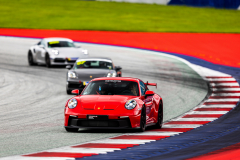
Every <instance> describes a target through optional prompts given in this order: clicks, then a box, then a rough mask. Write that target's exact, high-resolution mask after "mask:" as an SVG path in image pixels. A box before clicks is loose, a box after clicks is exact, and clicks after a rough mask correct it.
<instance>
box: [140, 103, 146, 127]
mask: <svg viewBox="0 0 240 160" xmlns="http://www.w3.org/2000/svg"><path fill="white" fill-rule="evenodd" d="M145 129H146V108H145V107H143V108H142V112H141V120H140V129H139V132H144V131H145Z"/></svg>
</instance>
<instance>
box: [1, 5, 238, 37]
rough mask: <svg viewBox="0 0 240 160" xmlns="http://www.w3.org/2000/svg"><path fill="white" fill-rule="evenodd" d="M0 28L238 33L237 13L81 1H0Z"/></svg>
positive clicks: (182, 7) (180, 7)
mask: <svg viewBox="0 0 240 160" xmlns="http://www.w3.org/2000/svg"><path fill="white" fill-rule="evenodd" d="M0 28H32V29H68V30H103V31H106V30H107V31H143V32H223V33H240V11H237V10H226V9H214V8H195V7H186V6H163V5H155V4H153V5H151V4H133V3H117V2H96V1H80V0H0Z"/></svg>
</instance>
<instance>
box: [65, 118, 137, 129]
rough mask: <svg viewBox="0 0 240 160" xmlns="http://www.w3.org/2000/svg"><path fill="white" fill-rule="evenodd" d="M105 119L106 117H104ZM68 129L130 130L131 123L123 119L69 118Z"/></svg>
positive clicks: (127, 119)
mask: <svg viewBox="0 0 240 160" xmlns="http://www.w3.org/2000/svg"><path fill="white" fill-rule="evenodd" d="M106 117H107V116H106ZM68 127H70V128H102V129H109V128H111V129H130V128H132V127H131V122H130V119H129V118H123V119H108V118H100V119H82V118H76V117H69V120H68Z"/></svg>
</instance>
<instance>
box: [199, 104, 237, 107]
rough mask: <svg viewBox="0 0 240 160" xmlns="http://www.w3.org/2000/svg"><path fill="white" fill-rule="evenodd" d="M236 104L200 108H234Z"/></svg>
mask: <svg viewBox="0 0 240 160" xmlns="http://www.w3.org/2000/svg"><path fill="white" fill-rule="evenodd" d="M235 106H236V105H235V104H217V105H202V106H200V107H199V108H234V107H235Z"/></svg>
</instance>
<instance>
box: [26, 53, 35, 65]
mask: <svg viewBox="0 0 240 160" xmlns="http://www.w3.org/2000/svg"><path fill="white" fill-rule="evenodd" d="M28 64H29V66H34V65H36V63H34V61H33V55H32V51H31V50H29V51H28Z"/></svg>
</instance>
